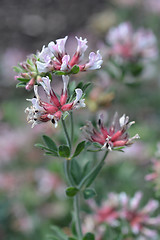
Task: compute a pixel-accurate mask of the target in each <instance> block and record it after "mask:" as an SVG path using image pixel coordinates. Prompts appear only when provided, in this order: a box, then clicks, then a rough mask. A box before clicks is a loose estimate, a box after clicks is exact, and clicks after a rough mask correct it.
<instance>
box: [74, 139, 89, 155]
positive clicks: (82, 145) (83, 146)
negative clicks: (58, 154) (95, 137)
mask: <svg viewBox="0 0 160 240" xmlns="http://www.w3.org/2000/svg"><path fill="white" fill-rule="evenodd" d="M85 143H86V142H85V141H82V142H80V143H79V144H78V145H77V147H76V150H75V152H74V154H73V156H72V158H73V157H76V156H78V155H79V154H80V153H81V152H82V150H83V149H84V148H85Z"/></svg>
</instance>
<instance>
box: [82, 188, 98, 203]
mask: <svg viewBox="0 0 160 240" xmlns="http://www.w3.org/2000/svg"><path fill="white" fill-rule="evenodd" d="M96 195H97V194H96V191H95V190H94V189H93V188H86V189H85V190H84V191H83V196H84V199H86V200H87V199H90V198H93V197H95V196H96Z"/></svg>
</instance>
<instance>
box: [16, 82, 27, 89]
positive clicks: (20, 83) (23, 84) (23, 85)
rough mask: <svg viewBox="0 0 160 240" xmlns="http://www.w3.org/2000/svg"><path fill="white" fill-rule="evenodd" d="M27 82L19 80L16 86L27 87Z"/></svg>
mask: <svg viewBox="0 0 160 240" xmlns="http://www.w3.org/2000/svg"><path fill="white" fill-rule="evenodd" d="M25 86H26V84H25V83H23V82H19V83H17V84H16V88H19V87H24V88H25Z"/></svg>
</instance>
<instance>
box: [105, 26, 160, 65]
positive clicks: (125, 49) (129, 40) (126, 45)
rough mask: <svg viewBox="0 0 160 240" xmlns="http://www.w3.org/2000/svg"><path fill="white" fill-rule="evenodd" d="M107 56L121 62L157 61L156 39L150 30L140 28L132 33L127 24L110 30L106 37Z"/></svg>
mask: <svg viewBox="0 0 160 240" xmlns="http://www.w3.org/2000/svg"><path fill="white" fill-rule="evenodd" d="M106 41H107V43H108V44H109V46H110V47H109V55H110V56H114V57H117V56H119V57H120V58H121V59H123V60H133V61H134V60H137V59H143V60H145V59H153V60H154V59H157V56H158V48H157V41H156V37H155V35H154V34H153V32H152V31H151V30H148V29H144V28H140V29H139V30H137V31H136V32H134V30H133V28H132V26H131V24H130V23H128V22H124V23H121V24H120V25H119V26H117V27H114V28H111V29H110V30H109V32H108V34H107V36H106Z"/></svg>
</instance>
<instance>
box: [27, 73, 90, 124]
mask: <svg viewBox="0 0 160 240" xmlns="http://www.w3.org/2000/svg"><path fill="white" fill-rule="evenodd" d="M62 78H63V84H64V87H63V90H62V93H61V96H60V99H58V97H57V95H56V93H55V92H54V90H53V89H51V85H50V82H51V80H50V79H49V77H42V81H41V82H40V84H41V85H42V87H43V88H44V90H45V93H46V95H47V98H48V102H45V101H42V100H41V98H40V96H39V94H38V86H37V85H35V86H34V93H35V97H34V98H32V99H28V101H31V102H32V105H33V106H31V107H30V108H29V107H27V108H26V110H25V112H26V113H27V114H28V117H27V120H28V122H30V123H32V127H34V126H35V125H36V124H39V123H42V122H48V121H52V123H54V124H55V127H56V126H57V124H58V121H59V120H60V119H61V117H62V114H63V113H65V112H68V111H70V110H73V109H77V108H80V107H85V103H84V99H83V92H82V90H81V89H80V88H77V89H75V92H76V97H75V99H74V100H73V101H71V102H70V101H69V102H67V98H68V94H67V85H68V81H69V77H68V76H62Z"/></svg>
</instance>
